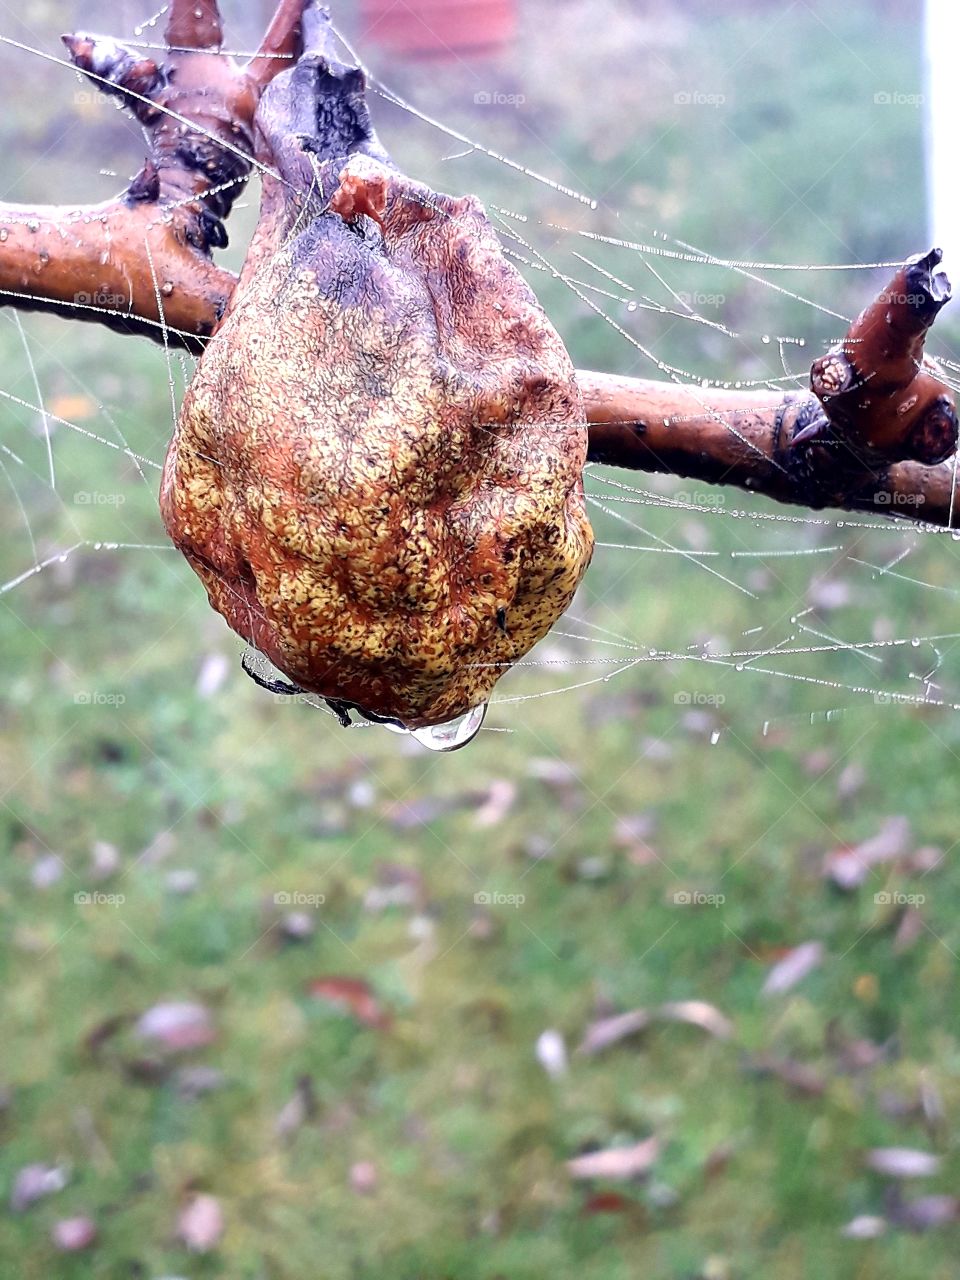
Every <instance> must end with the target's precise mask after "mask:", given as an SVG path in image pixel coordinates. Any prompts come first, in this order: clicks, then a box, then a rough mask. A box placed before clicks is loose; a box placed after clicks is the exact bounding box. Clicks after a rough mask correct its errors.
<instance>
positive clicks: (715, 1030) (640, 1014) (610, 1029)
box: [577, 1000, 733, 1057]
mask: <svg viewBox="0 0 960 1280" xmlns="http://www.w3.org/2000/svg"><path fill="white" fill-rule="evenodd" d="M655 1022H680V1023H685V1024H686V1025H687V1026H691V1027H699V1028H700V1029H701V1030H702V1031H706V1032H708V1034H710V1035H712V1036H716V1037H717V1039H718V1040H728V1039H729V1038H730V1036H732V1035H733V1023H732V1022H731V1021H730V1020H729V1018H726V1017H724V1015H723V1014H722V1013H721V1012H720V1010H719V1009H717V1008H716V1007H715V1006H714V1005H712V1004H707V1003H706V1001H704V1000H675V1001H670V1002H668V1003H666V1004H661V1005H658V1006H657V1007H656V1008H654V1009H631V1010H630V1011H629V1012H628V1013H617V1014H613V1015H612V1016H611V1017H608V1018H600V1019H598V1020H597V1021H596V1022H594V1023H592V1024H591V1025H590V1026H589V1027H588V1028H587V1033H586V1035H585V1036H584V1038H583V1040H582V1042H581V1043H580V1045H579V1046H578V1048H577V1053H578V1054H581V1055H586V1056H588V1057H589V1056H590V1055H591V1054H595V1053H601V1052H602V1051H603V1050H604V1049H609V1048H610V1047H611V1045H615V1044H618V1043H619V1042H620V1041H621V1040H626V1039H629V1038H630V1037H631V1036H635V1035H639V1034H640V1032H642V1031H646V1030H647V1029H648V1028H649V1027H650V1026H652V1025H653V1024H654V1023H655Z"/></svg>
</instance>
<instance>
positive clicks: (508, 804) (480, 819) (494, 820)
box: [473, 778, 517, 831]
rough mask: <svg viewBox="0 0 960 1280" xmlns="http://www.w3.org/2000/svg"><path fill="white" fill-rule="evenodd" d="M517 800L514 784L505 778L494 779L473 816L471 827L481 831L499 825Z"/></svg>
mask: <svg viewBox="0 0 960 1280" xmlns="http://www.w3.org/2000/svg"><path fill="white" fill-rule="evenodd" d="M516 799H517V786H516V783H514V782H511V781H510V780H509V779H507V778H494V780H493V782H491V783H490V790H489V791H488V793H487V795H486V797H485V798H484V800H483V803H482V804H481V805H480V806H479V808H478V809H477V811H476V813H475V814H474V815H473V825H474V826H475V827H476V828H477V829H478V830H481V831H484V830H486V829H487V828H488V827H495V826H497V825H498V824H499V823H501V822H502V821H503V820H504V818H505V817H506V816H507V814H508V813H509V812H510V810H511V809H512V808H513V806H514V803H515V801H516Z"/></svg>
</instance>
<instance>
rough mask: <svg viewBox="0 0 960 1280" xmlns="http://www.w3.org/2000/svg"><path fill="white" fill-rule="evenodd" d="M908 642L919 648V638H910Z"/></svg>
mask: <svg viewBox="0 0 960 1280" xmlns="http://www.w3.org/2000/svg"><path fill="white" fill-rule="evenodd" d="M910 643H911V644H912V645H913V647H914V649H919V648H920V641H919V640H917V639H913V640H911V641H910Z"/></svg>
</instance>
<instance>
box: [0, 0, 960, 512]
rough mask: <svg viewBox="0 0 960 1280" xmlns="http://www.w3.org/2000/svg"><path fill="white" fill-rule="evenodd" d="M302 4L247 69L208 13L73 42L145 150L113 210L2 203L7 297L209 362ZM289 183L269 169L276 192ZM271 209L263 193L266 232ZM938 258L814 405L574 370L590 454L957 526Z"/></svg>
mask: <svg viewBox="0 0 960 1280" xmlns="http://www.w3.org/2000/svg"><path fill="white" fill-rule="evenodd" d="M303 6H304V0H280V2H279V4H278V7H277V10H276V13H275V16H274V18H273V20H272V22H271V23H270V26H269V28H268V30H267V32H266V34H265V36H264V39H263V42H262V44H261V46H260V49H259V50H258V52H257V54H256V55H255V56H254V57H253V58H252V59H251V61H250V62H249V63H248V64H247V65H246V66H244V67H238V66H237V65H236V64H235V63H234V62H233V61H232V60H231V59H229V58H227V57H225V56H223V55H221V54H220V53H219V52H217V51H218V50H219V48H220V46H221V43H222V39H223V33H222V28H221V23H220V17H219V12H218V9H217V5H216V3H215V0H174V3H173V4H172V6H171V11H170V15H169V19H168V23H167V28H166V40H167V43H168V45H169V53H168V54H167V56H166V57H165V58H164V59H163V60H162V61H155V60H154V59H152V58H149V57H144V56H141V54H140V53H139V52H137V51H136V50H135V49H133V48H126V47H125V46H123V45H121V44H119V43H118V42H116V41H113V40H109V39H106V38H103V37H96V36H87V35H75V36H66V37H64V42H65V44H66V46H67V49H68V51H69V53H70V56H71V58H72V60H73V62H74V63H75V65H76V66H78V67H79V68H80V69H81V70H82V71H84V72H85V73H86V74H87V75H88V76H89V77H90V78H91V79H92V80H93V82H94V83H95V84H96V85H97V86H98V88H100V89H101V91H103V92H105V93H110V94H114V95H117V96H118V97H119V98H120V99H121V100H122V101H123V103H124V105H125V106H126V107H127V108H128V109H129V110H130V111H131V112H132V113H133V114H134V115H135V116H136V118H137V119H138V120H139V121H140V122H141V124H142V125H143V126H144V129H145V132H146V134H147V138H148V142H149V148H150V150H149V156H148V158H147V161H146V163H145V165H144V167H143V169H142V170H141V172H140V173H139V174H138V175H137V177H136V178H135V179H134V180H133V182H131V184H130V186H129V187H128V188H127V190H126V191H125V192H124V193H123V194H122V195H121V196H119V197H118V198H117V199H116V200H113V201H109V202H106V203H104V204H100V205H91V206H75V207H61V206H46V207H40V208H28V207H25V206H20V205H0V302H3V301H4V300H6V301H8V302H9V303H12V304H13V305H15V306H18V307H20V308H23V309H31V308H39V307H43V308H44V309H51V307H52V309H53V310H54V311H56V312H58V313H60V314H63V315H69V316H73V317H78V318H83V319H91V320H96V321H98V322H99V323H103V324H107V325H108V326H110V327H113V328H115V329H119V330H122V331H124V332H134V333H139V334H144V335H146V336H149V337H151V338H153V339H154V340H157V341H169V342H170V343H171V344H176V345H183V346H186V347H188V348H190V349H195V350H199V349H200V348H201V347H202V345H203V340H204V338H205V337H207V336H208V335H210V334H211V333H213V332H214V331H215V329H216V326H217V324H218V323H219V322H220V320H221V319H222V317H223V315H224V314H225V311H226V310H227V308H228V306H229V303H230V300H231V297H232V296H233V295H234V294H235V286H236V278H235V277H234V276H233V275H232V274H231V273H229V272H227V271H224V270H222V269H221V268H220V267H218V266H217V265H216V264H215V263H214V261H213V257H212V251H213V250H214V249H215V248H217V247H220V246H221V245H223V244H224V243H225V242H226V233H225V230H224V226H223V221H224V219H225V218H226V217H227V216H228V214H229V212H230V208H231V205H232V203H233V201H234V199H235V198H236V196H237V195H238V194H239V192H240V191H241V190H242V188H243V185H244V183H245V181H246V179H247V177H248V176H249V173H250V171H251V168H252V167H253V166H254V165H256V164H258V163H259V164H260V165H261V166H266V168H267V169H268V170H270V171H272V170H274V169H275V168H276V167H278V166H279V167H280V168H282V163H283V157H282V156H274V155H272V153H271V150H270V127H269V121H267V120H263V121H257V120H255V116H256V112H257V106H258V103H259V100H260V95H261V92H262V90H263V89H264V87H265V86H266V85H267V84H268V83H269V82H270V80H272V78H273V77H274V75H275V74H276V73H277V71H278V70H281V69H283V68H284V67H285V66H289V63H290V61H291V60H292V59H295V58H297V57H298V56H299V54H300V53H301V49H302V40H301V21H302V16H303ZM304 74H305V75H309V68H308V67H307V66H306V64H305V65H304ZM282 181H283V180H282V178H281V177H280V175H278V174H276V173H275V172H271V174H270V176H269V177H268V178H267V181H266V187H265V195H266V196H267V197H269V193H270V190H271V189H272V188H273V187H274V186H276V184H277V183H278V182H280V183H282ZM270 207H271V206H270V200H269V199H268V198H267V199H265V204H264V210H263V211H262V212H263V216H264V218H265V219H266V221H267V222H268V221H269V216H270ZM266 239H267V240H269V239H270V237H269V236H267V237H266ZM254 248H255V246H254ZM255 260H256V253H255V252H253V253H251V255H250V257H249V259H248V270H249V269H250V266H251V264H252V263H253V262H255ZM939 263H940V254H939V251H937V250H932V251H931V252H930V253H928V254H926V255H923V256H918V257H916V258H914V259H911V260H910V261H909V262H907V263H905V264H904V266H903V268H901V270H900V271H899V272H898V273H897V274H896V276H895V277H894V279H893V280H892V281H891V282H890V284H889V286H888V287H887V288H886V289H885V290H884V291H883V292H882V293H881V294H880V295H879V297H878V298H877V299H876V300H875V302H874V303H873V304H871V306H869V307H868V308H867V309H866V310H865V311H864V312H863V313H862V314H861V315H860V316H859V317H858V318H857V320H856V321H855V322H854V324H853V325H852V326H851V328H850V331H849V332H848V334H847V336H846V338H845V339H844V341H843V342H842V343H841V344H839V345H838V346H837V347H836V348H835V349H834V350H832V351H830V352H828V353H827V355H826V356H824V357H822V358H821V359H820V360H818V361H817V362H816V363H815V364H814V366H813V369H812V371H811V393H810V394H805V395H803V394H796V393H793V394H788V395H783V394H780V393H776V392H767V391H725V390H717V389H702V388H699V387H685V386H682V385H679V384H675V383H664V382H658V381H644V380H637V379H629V378H619V377H614V376H611V375H607V374H602V373H590V372H581V373H580V374H578V380H579V383H580V387H581V390H582V392H583V396H584V401H585V406H586V412H587V420H588V422H589V423H590V433H589V434H590V458H591V459H592V460H593V461H598V462H607V463H612V464H614V465H617V466H624V467H629V468H631V469H634V470H646V471H660V472H666V473H669V474H675V475H682V476H689V477H695V478H698V479H702V480H704V481H708V482H710V483H714V484H725V485H735V486H738V487H740V488H743V489H745V490H748V491H752V492H755V493H761V494H764V495H766V496H768V497H771V498H773V499H775V500H777V501H780V502H786V503H795V504H798V505H802V506H806V507H825V506H835V507H840V508H844V509H849V510H858V511H874V512H878V513H883V514H893V515H897V516H900V517H901V518H905V519H911V520H914V521H923V522H928V523H931V524H940V525H947V524H950V525H960V513H957V512H955V510H954V508H955V505H957V504H956V503H955V474H954V463H955V457H952V455H954V451H955V449H956V443H957V417H956V412H955V410H954V407H953V399H952V396H951V395H950V394H949V392H948V391H947V388H946V386H945V381H944V379H943V378H942V376H941V375H940V374H939V372H938V370H937V369H936V367H935V366H934V365H932V364H931V362H930V361H928V360H927V359H926V358H925V357H924V354H923V346H924V340H925V337H926V334H927V331H928V330H929V327H930V325H931V324H932V323H933V321H934V320H935V318H936V316H937V314H938V313H939V311H940V309H941V308H942V307H943V305H944V304H945V303H946V302H947V301H948V299H949V297H950V287H949V283H948V281H947V279H946V276H945V275H944V274H943V273H942V272H939V271H938V270H937V268H938V266H939ZM948 458H949V459H951V460H950V461H949V462H948V461H946V460H947V459H948Z"/></svg>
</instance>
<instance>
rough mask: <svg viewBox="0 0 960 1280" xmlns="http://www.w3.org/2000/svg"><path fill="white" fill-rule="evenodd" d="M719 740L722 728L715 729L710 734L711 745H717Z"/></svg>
mask: <svg viewBox="0 0 960 1280" xmlns="http://www.w3.org/2000/svg"><path fill="white" fill-rule="evenodd" d="M719 741H720V730H719V729H714V731H713V733H711V735H710V745H711V747H715V746H716V745H717V743H718V742H719Z"/></svg>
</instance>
